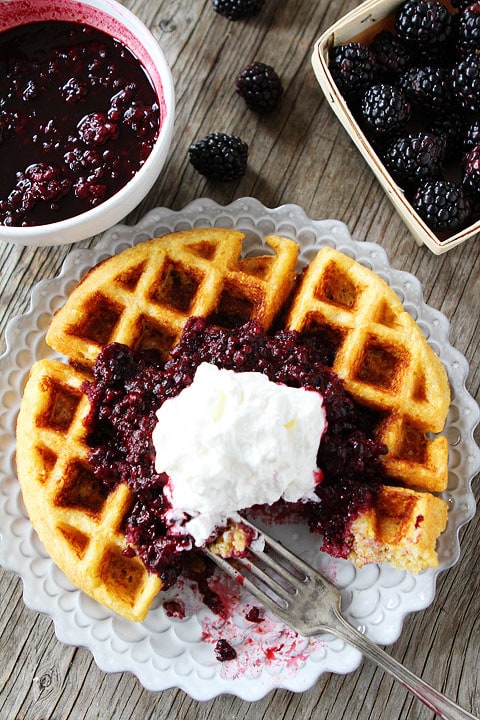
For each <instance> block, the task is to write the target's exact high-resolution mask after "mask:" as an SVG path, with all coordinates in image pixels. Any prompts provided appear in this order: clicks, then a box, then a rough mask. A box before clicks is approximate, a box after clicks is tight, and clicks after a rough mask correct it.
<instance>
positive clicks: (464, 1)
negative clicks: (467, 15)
mask: <svg viewBox="0 0 480 720" xmlns="http://www.w3.org/2000/svg"><path fill="white" fill-rule="evenodd" d="M450 2H451V4H452V6H453V7H454V8H457V10H460V11H462V10H465V8H467V7H468V6H469V5H471V4H472V0H450Z"/></svg>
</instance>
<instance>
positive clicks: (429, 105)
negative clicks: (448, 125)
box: [398, 66, 452, 111]
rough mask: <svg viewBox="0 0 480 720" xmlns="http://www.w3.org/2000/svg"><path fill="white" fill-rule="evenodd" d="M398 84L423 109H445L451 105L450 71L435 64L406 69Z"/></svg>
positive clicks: (412, 101) (411, 100) (413, 102)
mask: <svg viewBox="0 0 480 720" xmlns="http://www.w3.org/2000/svg"><path fill="white" fill-rule="evenodd" d="M398 85H399V87H400V89H401V90H403V92H404V93H405V95H406V97H407V98H408V99H409V100H410V102H411V103H412V104H413V105H415V106H417V107H419V108H421V109H422V110H425V109H426V110H434V111H439V110H445V108H448V107H449V106H450V105H451V102H452V90H451V85H450V73H449V72H447V70H446V69H444V68H441V67H435V66H427V67H412V68H409V69H408V70H405V72H404V73H402V75H401V76H400V78H399V81H398Z"/></svg>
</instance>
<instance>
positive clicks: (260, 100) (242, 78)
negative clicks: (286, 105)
mask: <svg viewBox="0 0 480 720" xmlns="http://www.w3.org/2000/svg"><path fill="white" fill-rule="evenodd" d="M235 89H236V91H237V93H238V94H239V95H240V97H242V98H243V99H244V100H245V102H246V104H247V105H248V107H249V108H251V109H252V110H255V111H256V112H270V111H271V110H275V108H276V107H278V104H279V103H280V100H281V97H282V95H283V87H282V82H281V80H280V78H279V77H278V75H277V73H276V72H275V70H274V69H273V67H271V65H266V64H265V63H261V62H254V63H252V64H251V65H247V67H246V68H245V69H244V70H242V72H241V73H240V75H238V77H237V79H236V81H235Z"/></svg>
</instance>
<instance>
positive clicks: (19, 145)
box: [0, 21, 161, 226]
mask: <svg viewBox="0 0 480 720" xmlns="http://www.w3.org/2000/svg"><path fill="white" fill-rule="evenodd" d="M160 121H161V118H160V108H159V100H158V97H157V95H156V92H155V90H154V89H153V87H152V84H151V82H150V79H149V77H148V76H147V74H146V72H145V70H144V68H143V66H142V65H141V63H140V62H139V61H138V60H137V58H136V57H135V56H134V55H133V54H132V53H131V52H130V51H129V50H128V49H127V48H126V47H125V46H123V45H122V44H121V43H120V42H119V41H118V40H115V39H114V38H113V37H110V36H109V35H107V34H106V33H104V32H102V31H100V30H97V29H95V28H93V27H91V26H89V25H84V24H81V23H75V22H64V21H48V22H35V23H29V24H26V25H22V26H19V27H16V28H13V29H11V30H7V31H5V32H3V33H1V34H0V162H1V165H2V173H1V175H0V224H1V225H9V226H28V225H42V224H46V223H51V222H57V221H59V220H64V219H65V218H69V217H73V216H74V215H78V214H80V213H82V212H85V211H86V210H90V209H91V208H92V207H95V206H97V205H99V204H100V203H102V202H104V201H105V200H107V199H108V198H109V197H111V196H112V195H114V194H115V193H116V192H117V191H118V190H119V189H120V188H122V187H123V186H124V185H125V184H126V183H127V182H128V181H129V180H130V179H131V178H132V177H133V175H134V174H135V173H136V172H137V171H138V170H139V169H140V167H141V166H142V165H143V163H144V162H145V160H146V159H147V157H148V156H149V155H150V153H151V150H152V147H153V145H154V144H155V141H156V138H157V136H158V132H159V128H160Z"/></svg>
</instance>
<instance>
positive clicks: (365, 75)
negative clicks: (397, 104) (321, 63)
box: [329, 42, 377, 100]
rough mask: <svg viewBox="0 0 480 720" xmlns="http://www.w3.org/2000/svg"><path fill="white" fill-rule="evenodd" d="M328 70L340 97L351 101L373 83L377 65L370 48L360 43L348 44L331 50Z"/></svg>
mask: <svg viewBox="0 0 480 720" xmlns="http://www.w3.org/2000/svg"><path fill="white" fill-rule="evenodd" d="M329 68H330V73H331V75H332V78H333V81H334V82H335V84H336V86H337V87H338V89H339V90H340V92H341V93H342V95H344V96H345V97H346V99H347V100H349V99H350V100H351V99H354V98H357V97H359V96H360V95H361V94H362V93H363V92H364V91H365V90H366V89H367V88H368V87H369V86H370V85H371V84H372V83H373V82H374V80H375V78H376V72H377V63H376V58H375V55H374V53H373V52H372V50H370V48H368V47H367V46H366V45H363V44H362V43H358V42H350V43H347V44H346V45H338V46H337V47H334V48H333V49H332V51H331V53H330V63H329Z"/></svg>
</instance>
